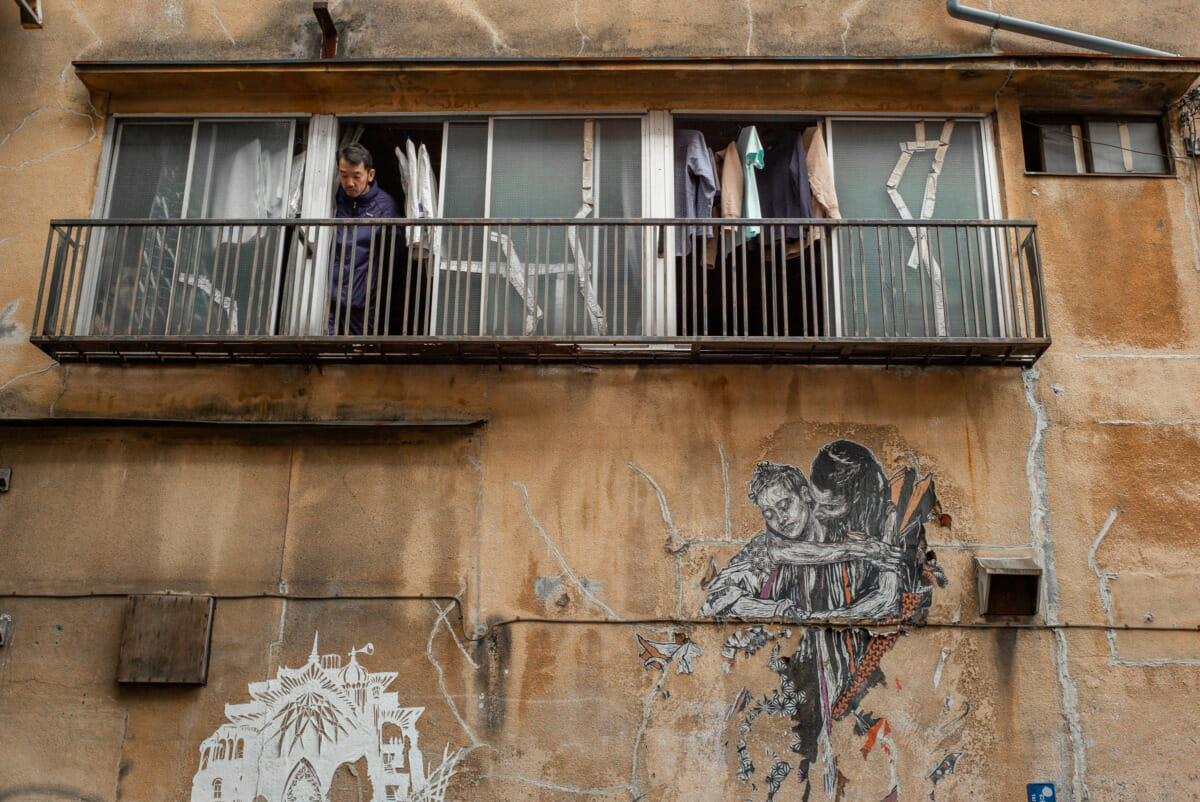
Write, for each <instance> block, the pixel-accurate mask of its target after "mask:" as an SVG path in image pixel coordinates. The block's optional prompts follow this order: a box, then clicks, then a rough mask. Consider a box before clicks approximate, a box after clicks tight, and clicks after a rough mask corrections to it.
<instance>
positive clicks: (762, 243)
mask: <svg viewBox="0 0 1200 802" xmlns="http://www.w3.org/2000/svg"><path fill="white" fill-rule="evenodd" d="M768 228H771V229H775V231H773V234H777V233H779V232H778V226H763V229H764V234H760V235H759V241H758V278H759V284H758V286H759V291H758V304H759V308H760V313H761V317H760V318H759V320H760V321H761V323H760V326H761V328H762V330H761V331H759V332H758V335H759V336H760V337H761V336H763V335H765V334H766V333H767V326H768V317H767V293H769V292H770V289H769V288H768V284H767V255H768V254H769V253H770V252H771V251H770V250H768V249H771V248H773V247H774V241H773V240H772V241H771V243H770V244H768V243H767V241H766V238H765V231H766V229H768ZM747 323H749V317H748V316H747ZM746 334H747V335H753V334H754V332H751V331H750V330H749V329H747V331H746Z"/></svg>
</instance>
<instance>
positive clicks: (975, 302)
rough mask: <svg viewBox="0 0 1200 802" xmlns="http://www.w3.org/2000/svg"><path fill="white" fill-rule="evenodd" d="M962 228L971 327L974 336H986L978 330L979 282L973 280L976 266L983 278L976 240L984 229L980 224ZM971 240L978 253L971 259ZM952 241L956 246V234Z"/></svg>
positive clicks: (980, 249)
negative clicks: (965, 243) (964, 240)
mask: <svg viewBox="0 0 1200 802" xmlns="http://www.w3.org/2000/svg"><path fill="white" fill-rule="evenodd" d="M963 228H964V231H963V236H965V237H966V239H967V264H968V266H969V267H970V268H971V270H970V272H969V273H968V274H967V276H968V278H970V279H971V287H970V293H971V314H972V317H973V319H974V323H975V325H974V327H973V328H974V331H975V336H976V337H981V336H987V333H986V332H982V333H981V331H980V325H979V282H977V281H976V280H975V272H976V267H978V269H979V270H980V271H981V273H980V281H982V280H983V279H982V270H983V247H982V245H981V243H979V241H978V239H977V238H978V236H979V235H981V234H983V233H984V229H983V228H982V227H981V226H964V227H963ZM992 230H993V231H994V230H995V229H992ZM972 241H975V252H976V254H977V255H978V257H979V258H978V259H972V258H971V242H972ZM954 242H955V246H956V247H957V244H958V236H957V235H955V237H954ZM959 264H962V258H961V257H959ZM964 314H965V313H964Z"/></svg>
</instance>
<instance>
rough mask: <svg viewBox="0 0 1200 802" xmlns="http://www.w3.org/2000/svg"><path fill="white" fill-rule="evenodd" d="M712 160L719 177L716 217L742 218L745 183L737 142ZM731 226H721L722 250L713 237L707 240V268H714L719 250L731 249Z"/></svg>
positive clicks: (732, 230) (726, 250)
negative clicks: (723, 244)
mask: <svg viewBox="0 0 1200 802" xmlns="http://www.w3.org/2000/svg"><path fill="white" fill-rule="evenodd" d="M714 160H715V161H716V164H717V173H718V175H719V176H720V179H719V182H720V185H721V190H720V204H719V207H718V209H717V212H719V214H717V216H718V217H731V218H733V217H741V216H742V194H743V188H744V186H745V183H746V177H745V175H744V173H743V172H742V157H741V156H740V155H738V148H737V142H730V143H729V145H727V146H726V147H725V148H724V149H723V150H720V151H717V152H716V153H715V154H714ZM734 230H735V229H734V227H733V226H721V234H722V241H723V242H724V243H725V246H724V247H723V248H722V247H721V246H720V245H719V244H718V243H717V238H716V237H715V236H713V237H711V238H709V241H708V266H709V267H714V266H716V263H717V253H718V251H719V250H723V251H725V252H728V251H729V249H730V248H731V247H732V245H731V244H730V243H731V241H732V237H731V236H730V235H732V234H733V232H734Z"/></svg>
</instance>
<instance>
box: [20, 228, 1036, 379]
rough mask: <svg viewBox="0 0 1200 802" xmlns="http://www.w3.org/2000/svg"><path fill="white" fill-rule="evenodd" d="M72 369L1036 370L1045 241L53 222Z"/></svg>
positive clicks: (1005, 233) (45, 339) (56, 305)
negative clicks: (872, 366)
mask: <svg viewBox="0 0 1200 802" xmlns="http://www.w3.org/2000/svg"><path fill="white" fill-rule="evenodd" d="M31 340H32V341H33V342H34V343H35V344H37V345H38V346H39V347H41V348H42V349H43V350H45V351H46V352H47V353H49V354H51V355H53V356H54V357H55V358H56V359H60V360H120V361H131V360H153V361H162V360H197V359H209V360H219V359H239V360H292V361H310V360H376V361H378V360H396V361H403V360H409V361H416V360H426V361H456V360H471V361H488V360H491V361H494V360H497V359H505V360H510V359H531V360H552V359H581V360H588V361H596V360H602V359H606V358H608V359H621V360H627V361H629V360H640V359H645V360H655V361H671V360H676V361H701V360H709V361H754V360H760V361H784V360H792V361H808V362H860V363H900V362H908V363H926V364H929V363H981V364H982V363H987V364H992V363H995V364H1028V363H1030V362H1032V361H1034V360H1036V359H1037V357H1038V356H1039V355H1040V354H1041V353H1042V352H1043V351H1044V350H1045V349H1046V348H1047V347H1048V346H1049V344H1050V336H1049V332H1048V328H1047V325H1046V316H1045V304H1044V295H1043V282H1042V274H1041V264H1040V257H1039V251H1038V245H1037V230H1036V224H1034V223H1031V222H1027V221H962V220H946V221H933V220H920V221H912V220H799V219H798V220H769V221H765V220H721V219H714V220H681V219H654V220H650V219H641V220H584V219H554V220H550V219H539V220H533V219H505V220H499V219H492V220H461V219H454V220H451V219H444V220H443V219H439V220H421V221H414V220H355V221H346V220H57V221H54V222H52V223H51V226H50V233H49V238H48V242H47V246H46V255H45V262H44V266H43V275H42V280H41V286H40V288H39V290H38V305H37V311H36V314H35V319H34V325H33V334H32V336H31Z"/></svg>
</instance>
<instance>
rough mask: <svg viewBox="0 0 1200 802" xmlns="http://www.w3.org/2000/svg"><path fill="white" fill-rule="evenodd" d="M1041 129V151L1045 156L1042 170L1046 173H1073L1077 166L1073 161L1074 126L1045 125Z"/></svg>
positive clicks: (1076, 170)
mask: <svg viewBox="0 0 1200 802" xmlns="http://www.w3.org/2000/svg"><path fill="white" fill-rule="evenodd" d="M1041 129H1042V150H1043V152H1044V153H1045V154H1046V163H1045V165H1044V169H1045V170H1046V172H1048V173H1075V172H1078V171H1079V165H1078V164H1077V163H1076V161H1075V136H1074V132H1073V129H1074V126H1072V125H1069V124H1066V125H1045V124H1043V125H1042V126H1041Z"/></svg>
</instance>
